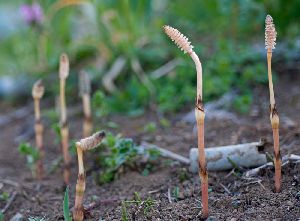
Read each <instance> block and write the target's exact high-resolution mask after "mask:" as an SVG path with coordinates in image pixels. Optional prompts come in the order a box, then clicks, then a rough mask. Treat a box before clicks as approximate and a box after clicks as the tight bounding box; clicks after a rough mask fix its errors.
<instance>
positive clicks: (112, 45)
mask: <svg viewBox="0 0 300 221" xmlns="http://www.w3.org/2000/svg"><path fill="white" fill-rule="evenodd" d="M25 3H26V4H31V3H32V1H31V0H23V1H21V0H16V1H14V3H7V2H6V3H0V10H2V11H6V10H8V12H11V13H13V15H11V16H15V15H17V18H15V19H14V20H16V21H15V24H14V25H16V26H17V28H15V30H14V31H13V32H10V33H9V34H6V35H3V36H4V37H0V41H1V44H0V50H1V54H0V75H7V74H12V75H16V74H22V73H23V74H24V73H25V74H28V75H33V76H35V77H43V78H46V79H47V80H49V81H51V82H54V81H56V80H57V74H56V73H57V69H58V60H59V55H60V54H61V53H62V52H67V53H68V54H69V55H70V60H71V76H70V79H69V80H68V88H67V93H68V95H72V96H70V99H71V98H74V97H76V96H75V95H77V88H76V87H77V83H76V82H77V72H78V71H79V70H80V69H81V68H85V69H86V70H87V71H88V72H89V73H90V75H91V76H92V80H93V83H94V84H93V88H94V89H98V90H97V91H96V93H95V94H94V96H93V97H94V99H93V101H94V105H95V107H97V115H98V116H103V115H106V114H109V113H111V112H123V113H124V112H126V113H129V114H131V115H138V114H141V113H142V112H143V111H144V109H145V108H148V107H150V106H151V107H152V106H153V104H154V106H156V107H157V108H158V110H159V111H162V112H169V111H178V110H180V109H181V108H182V107H183V106H184V105H185V104H187V103H189V104H190V103H192V102H194V97H195V85H196V76H195V68H194V64H193V62H192V61H191V59H190V58H189V57H188V56H186V55H183V54H182V53H181V52H180V50H179V49H178V48H176V46H175V45H174V44H173V43H172V42H171V41H170V40H169V39H168V38H167V37H166V36H165V35H164V33H163V31H162V28H161V27H162V26H163V25H164V24H170V25H172V26H174V27H175V28H178V29H180V31H182V32H183V33H184V34H185V35H187V36H188V37H189V39H191V41H192V43H193V45H194V46H195V51H196V52H197V53H198V54H199V57H200V59H201V61H202V65H203V76H204V95H205V101H207V100H210V99H214V98H217V97H219V96H220V95H222V94H224V93H225V92H227V91H230V90H232V89H233V88H234V89H236V88H237V89H238V91H239V92H240V94H241V97H240V98H239V99H238V100H237V101H236V102H235V104H234V106H235V107H241V106H243V109H240V111H241V112H247V106H248V107H249V105H250V104H251V100H252V98H251V96H252V95H251V86H252V85H255V84H257V83H266V80H267V75H266V65H265V57H264V56H263V54H262V53H261V52H262V51H263V48H264V19H265V16H266V14H268V13H269V14H271V15H272V16H273V18H274V21H275V24H276V28H277V30H278V33H279V34H278V39H279V41H283V40H286V41H293V39H295V38H296V37H297V36H299V32H300V30H299V24H298V18H299V17H300V12H299V10H298V9H299V7H300V2H299V1H298V0H290V1H289V3H288V4H287V3H286V1H284V0H274V1H267V0H210V1H205V0H201V1H179V0H172V1H171V0H168V1H159V0H153V1H141V0H124V1H117V0H108V1H101V0H73V1H67V0H56V1H53V0H44V1H39V4H41V7H42V9H43V10H44V19H43V21H41V22H36V23H31V24H28V23H25V22H24V21H23V20H22V18H21V17H20V13H17V11H18V10H19V7H20V6H21V4H25ZM0 25H1V24H0ZM0 32H5V30H4V29H3V31H0ZM254 45H256V46H258V48H260V49H262V50H257V47H256V49H255V47H253V46H254ZM119 56H123V57H124V58H125V59H126V65H125V68H124V69H123V70H122V72H121V75H120V76H118V78H117V79H116V82H115V83H116V85H117V87H118V90H117V91H116V92H114V93H112V94H109V93H106V92H104V88H103V85H102V84H101V83H100V82H101V79H102V77H103V76H104V74H105V73H106V72H107V71H108V70H109V68H110V67H111V66H112V65H113V64H114V61H115V60H116V59H117V58H118V57H119ZM175 57H180V58H182V62H181V65H179V66H177V67H176V70H175V71H174V72H171V73H170V74H168V75H166V76H163V77H161V78H159V79H152V78H151V77H150V73H151V72H152V71H154V70H156V69H157V68H159V67H161V66H162V65H163V64H165V63H167V62H168V61H170V60H171V59H173V58H175ZM134 62H137V63H138V64H140V65H141V68H142V70H137V69H135V68H134V65H133V63H134ZM49 87H50V88H48V91H49V90H51V91H52V95H54V94H56V93H57V91H58V88H57V84H51V85H50V86H49ZM50 94H51V93H50ZM100 106H101V108H100ZM237 109H238V110H239V108H237Z"/></svg>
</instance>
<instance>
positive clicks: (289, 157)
mask: <svg viewBox="0 0 300 221" xmlns="http://www.w3.org/2000/svg"><path fill="white" fill-rule="evenodd" d="M288 160H291V161H297V160H300V156H299V155H295V154H290V155H285V156H283V157H282V162H283V163H284V162H286V161H288ZM272 166H274V165H273V162H269V163H266V164H264V165H262V166H260V167H257V168H254V169H252V170H249V171H247V172H246V173H245V177H250V176H255V175H257V174H258V173H259V172H260V171H261V170H262V169H264V168H266V167H272Z"/></svg>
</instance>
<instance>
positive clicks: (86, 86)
mask: <svg viewBox="0 0 300 221" xmlns="http://www.w3.org/2000/svg"><path fill="white" fill-rule="evenodd" d="M79 91H80V96H81V97H82V105H83V114H84V121H83V137H88V136H90V135H91V131H92V129H93V124H92V112H91V95H90V93H91V81H90V78H89V75H88V74H87V73H86V72H85V71H81V72H80V74H79Z"/></svg>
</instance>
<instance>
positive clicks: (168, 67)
mask: <svg viewBox="0 0 300 221" xmlns="http://www.w3.org/2000/svg"><path fill="white" fill-rule="evenodd" d="M180 63H181V60H180V59H177V58H175V59H173V60H171V61H169V62H168V63H166V64H164V65H163V66H161V67H160V68H158V69H156V70H155V71H153V72H152V73H151V74H150V77H151V78H152V79H154V80H155V79H158V78H161V77H163V76H164V75H166V74H168V73H170V72H171V71H172V70H173V69H175V68H176V67H177V66H178V65H179V64H180Z"/></svg>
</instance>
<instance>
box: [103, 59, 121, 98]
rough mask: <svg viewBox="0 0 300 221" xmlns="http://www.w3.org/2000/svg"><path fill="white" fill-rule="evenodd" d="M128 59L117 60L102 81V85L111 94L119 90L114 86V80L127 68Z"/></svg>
mask: <svg viewBox="0 0 300 221" xmlns="http://www.w3.org/2000/svg"><path fill="white" fill-rule="evenodd" d="M125 64H126V59H125V57H123V56H119V57H118V58H117V60H116V61H115V62H114V63H113V65H112V67H111V68H110V70H109V71H108V72H107V73H106V74H105V75H104V77H103V79H102V84H103V86H104V88H105V90H107V91H108V92H110V93H113V92H114V91H116V90H117V87H116V86H115V84H114V80H115V79H116V78H117V77H118V76H119V75H120V73H121V71H122V70H123V68H124V67H125Z"/></svg>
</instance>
